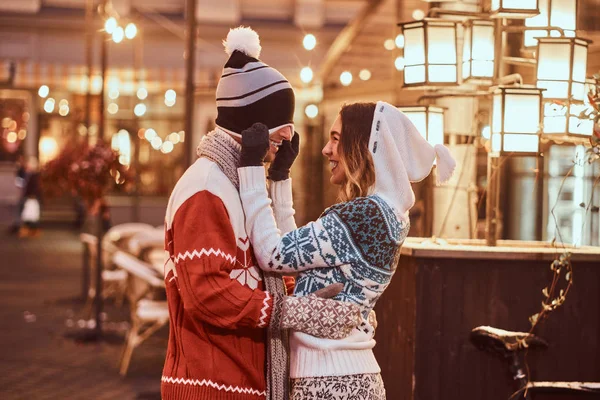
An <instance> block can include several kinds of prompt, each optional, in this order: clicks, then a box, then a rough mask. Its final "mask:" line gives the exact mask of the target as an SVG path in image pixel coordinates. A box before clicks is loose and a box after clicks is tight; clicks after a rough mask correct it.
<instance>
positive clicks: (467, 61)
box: [462, 27, 473, 79]
mask: <svg viewBox="0 0 600 400" xmlns="http://www.w3.org/2000/svg"><path fill="white" fill-rule="evenodd" d="M472 30H473V27H466V28H465V30H464V32H465V36H464V38H463V64H462V77H463V79H466V78H468V77H469V76H471V75H472V73H471V31H472Z"/></svg>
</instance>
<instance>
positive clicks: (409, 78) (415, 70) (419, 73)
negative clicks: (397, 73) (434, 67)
mask: <svg viewBox="0 0 600 400" xmlns="http://www.w3.org/2000/svg"><path fill="white" fill-rule="evenodd" d="M422 82H425V66H424V65H415V66H411V67H404V83H422Z"/></svg>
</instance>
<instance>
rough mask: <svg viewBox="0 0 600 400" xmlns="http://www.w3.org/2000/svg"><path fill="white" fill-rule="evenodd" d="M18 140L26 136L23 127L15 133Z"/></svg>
mask: <svg viewBox="0 0 600 400" xmlns="http://www.w3.org/2000/svg"><path fill="white" fill-rule="evenodd" d="M17 137H18V138H19V140H24V139H25V138H26V137H27V131H26V130H25V129H21V130H20V131H19V133H18V135H17Z"/></svg>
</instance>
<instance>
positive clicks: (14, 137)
mask: <svg viewBox="0 0 600 400" xmlns="http://www.w3.org/2000/svg"><path fill="white" fill-rule="evenodd" d="M6 141H7V142H8V143H14V142H16V141H17V132H13V131H10V132H8V135H6Z"/></svg>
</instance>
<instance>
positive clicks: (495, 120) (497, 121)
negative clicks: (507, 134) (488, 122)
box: [492, 94, 502, 133]
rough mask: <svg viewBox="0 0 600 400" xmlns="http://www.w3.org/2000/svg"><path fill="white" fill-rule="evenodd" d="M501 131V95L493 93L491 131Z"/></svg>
mask: <svg viewBox="0 0 600 400" xmlns="http://www.w3.org/2000/svg"><path fill="white" fill-rule="evenodd" d="M500 132H502V95H501V94H496V95H494V100H493V104H492V133H500Z"/></svg>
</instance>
